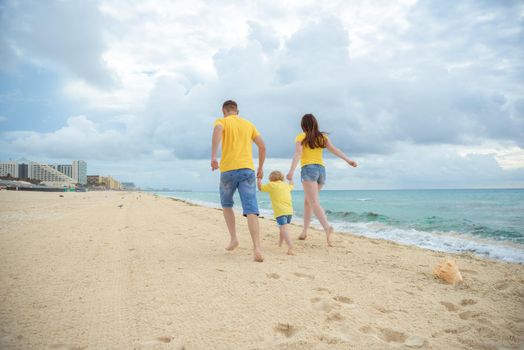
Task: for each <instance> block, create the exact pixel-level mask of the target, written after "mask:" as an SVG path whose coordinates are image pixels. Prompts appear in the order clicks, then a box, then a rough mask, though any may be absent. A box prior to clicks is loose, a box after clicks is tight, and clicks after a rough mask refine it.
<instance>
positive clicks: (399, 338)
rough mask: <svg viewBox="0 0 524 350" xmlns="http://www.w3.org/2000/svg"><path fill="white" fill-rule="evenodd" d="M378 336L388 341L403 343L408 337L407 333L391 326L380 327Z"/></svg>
mask: <svg viewBox="0 0 524 350" xmlns="http://www.w3.org/2000/svg"><path fill="white" fill-rule="evenodd" d="M378 336H379V337H380V338H381V339H382V340H384V341H386V342H388V343H390V342H395V343H403V342H404V341H406V339H407V338H408V337H407V335H405V334H404V333H402V332H399V331H396V330H394V329H391V328H379V334H378Z"/></svg>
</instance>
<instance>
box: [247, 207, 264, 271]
mask: <svg viewBox="0 0 524 350" xmlns="http://www.w3.org/2000/svg"><path fill="white" fill-rule="evenodd" d="M247 225H248V227H249V233H250V234H251V239H252V240H253V254H254V259H255V261H257V262H262V261H264V256H263V255H262V249H261V247H260V233H259V232H260V228H259V225H258V216H257V215H255V214H248V215H247Z"/></svg>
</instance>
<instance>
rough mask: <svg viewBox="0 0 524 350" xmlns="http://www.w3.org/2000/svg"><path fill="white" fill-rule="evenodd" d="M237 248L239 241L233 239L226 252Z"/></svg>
mask: <svg viewBox="0 0 524 350" xmlns="http://www.w3.org/2000/svg"><path fill="white" fill-rule="evenodd" d="M236 247H238V240H237V239H232V240H231V242H229V245H228V246H227V247H226V250H227V251H232V250H234V249H235V248H236Z"/></svg>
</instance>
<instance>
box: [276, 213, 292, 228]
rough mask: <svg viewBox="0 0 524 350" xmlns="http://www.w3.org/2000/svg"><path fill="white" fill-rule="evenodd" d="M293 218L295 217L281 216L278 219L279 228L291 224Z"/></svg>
mask: <svg viewBox="0 0 524 350" xmlns="http://www.w3.org/2000/svg"><path fill="white" fill-rule="evenodd" d="M292 217H293V215H282V216H279V217H278V218H277V224H278V226H283V225H286V224H290V223H291V218H292Z"/></svg>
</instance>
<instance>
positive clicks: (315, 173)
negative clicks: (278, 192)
mask: <svg viewBox="0 0 524 350" xmlns="http://www.w3.org/2000/svg"><path fill="white" fill-rule="evenodd" d="M300 178H301V180H302V181H315V182H317V183H318V184H319V185H323V184H325V183H326V168H325V167H324V166H323V165H320V164H308V165H304V166H303V167H302V169H301V170H300Z"/></svg>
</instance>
